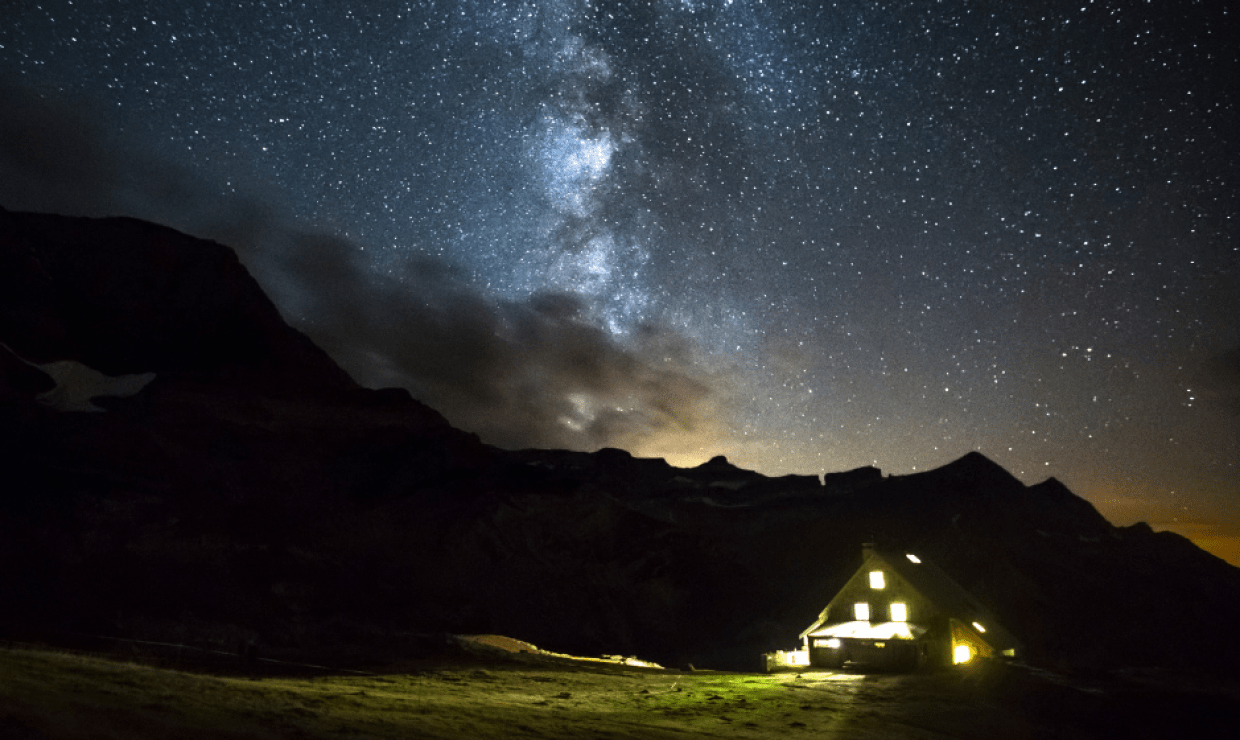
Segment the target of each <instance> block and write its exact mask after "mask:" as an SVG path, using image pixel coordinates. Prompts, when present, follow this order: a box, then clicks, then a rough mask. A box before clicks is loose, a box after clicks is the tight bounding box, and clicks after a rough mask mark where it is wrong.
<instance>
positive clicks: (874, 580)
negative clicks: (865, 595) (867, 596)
mask: <svg viewBox="0 0 1240 740" xmlns="http://www.w3.org/2000/svg"><path fill="white" fill-rule="evenodd" d="M886 585H887V582H886V581H885V580H884V579H883V572H882V571H881V570H872V571H870V588H882V587H884V586H886Z"/></svg>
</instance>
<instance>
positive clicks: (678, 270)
mask: <svg viewBox="0 0 1240 740" xmlns="http://www.w3.org/2000/svg"><path fill="white" fill-rule="evenodd" d="M1228 6H1229V3H1227V2H1221V1H1215V2H1188V1H1187V0H1185V1H1183V2H1175V3H1171V2H1137V1H1135V0H1114V1H1102V0H1075V1H1074V2H1024V3H999V2H967V1H965V0H942V1H939V2H932V1H931V0H918V1H916V2H891V3H872V2H792V1H788V2H784V1H781V0H767V1H766V2H761V1H758V0H712V1H708V0H654V1H652V2H627V1H626V2H620V1H604V0H597V1H594V2H588V1H585V0H545V1H544V0H523V1H517V2H500V1H498V0H496V1H484V0H431V1H421V2H418V1H412V0H405V1H402V2H396V1H394V0H368V1H366V2H356V3H329V2H281V1H277V0H270V1H267V2H261V1H250V0H247V1H245V2H223V1H220V0H212V1H210V2H208V1H206V0H181V2H177V3H168V2H141V1H137V0H128V1H126V2H121V1H119V0H90V1H87V0H76V1H70V0H16V2H9V3H6V4H5V6H4V9H3V10H0V20H2V21H3V22H2V23H0V100H5V101H6V102H5V104H4V105H3V106H0V107H2V108H3V110H2V111H0V135H2V136H0V180H2V183H0V204H3V205H4V206H5V207H7V208H10V209H14V210H23V209H24V210H43V211H56V212H62V213H73V214H81V215H133V216H138V217H142V218H149V219H152V220H156V221H159V222H162V223H166V224H168V225H171V226H174V227H176V228H179V229H182V230H185V231H188V232H190V233H193V234H196V235H200V236H204V237H208V238H213V239H216V240H218V241H221V242H224V243H227V244H230V245H231V246H234V247H235V248H237V249H238V251H239V252H240V253H241V255H242V258H243V260H244V261H245V262H246V264H247V265H248V266H249V268H250V269H251V271H252V272H253V273H254V274H255V276H256V277H257V278H258V279H259V281H260V282H261V283H262V284H263V285H264V287H265V288H266V289H267V290H268V292H269V294H271V295H272V296H273V298H274V299H275V300H276V302H277V304H278V305H279V306H280V308H281V310H282V311H283V312H284V314H285V315H286V317H288V318H289V320H290V321H292V322H293V323H294V324H295V325H296V326H298V327H299V328H301V329H303V330H304V331H306V332H307V333H308V334H310V335H311V336H312V337H313V338H314V339H316V341H318V342H319V343H320V344H321V345H322V346H324V347H325V348H326V349H328V351H329V352H330V353H331V354H332V355H333V356H334V357H336V359H337V360H338V361H339V362H341V364H342V365H343V366H344V367H346V369H348V370H349V371H350V372H351V373H352V374H353V375H354V377H355V378H357V379H358V380H359V381H361V382H364V383H367V384H370V385H376V386H382V385H401V386H404V387H407V388H409V389H410V390H411V392H413V394H414V395H415V397H418V398H421V399H422V400H425V401H427V402H428V403H430V404H431V405H433V406H435V407H436V408H439V409H440V410H441V411H443V412H444V413H445V414H446V415H447V416H448V418H449V419H450V420H451V421H453V422H454V423H455V424H457V425H458V426H461V427H463V428H466V429H469V430H471V431H476V432H478V433H479V434H481V435H482V437H483V439H484V440H487V441H490V442H493V443H496V444H500V445H502V446H507V447H527V446H558V447H572V448H577V449H598V448H599V447H602V446H618V447H624V448H626V449H629V450H631V451H633V452H635V453H637V454H641V455H648V456H664V457H667V458H668V459H669V460H670V461H672V462H674V463H677V464H682V465H683V464H696V463H699V462H701V461H704V460H705V459H707V458H709V457H711V456H713V455H716V454H725V455H727V456H728V458H729V459H730V460H731V461H732V462H734V463H736V464H738V465H741V466H743V467H748V468H753V469H757V470H760V471H762V472H765V473H768V474H782V473H788V472H797V473H822V472H824V471H836V470H844V469H848V468H852V467H857V466H861V465H870V464H873V465H877V466H879V467H881V468H882V469H883V470H884V471H885V472H889V473H895V474H903V473H909V472H913V471H918V470H926V469H929V468H932V467H936V466H939V465H942V464H944V463H947V462H949V461H951V460H953V459H955V458H957V457H959V456H961V455H963V454H964V453H966V452H968V451H970V450H980V451H981V452H983V453H984V454H986V455H987V456H989V457H990V458H991V459H993V460H995V461H996V462H998V463H1000V464H1001V465H1003V466H1004V467H1006V468H1007V469H1009V470H1010V471H1012V472H1013V474H1015V475H1017V476H1018V477H1019V478H1021V479H1022V480H1024V481H1025V482H1027V483H1035V482H1038V481H1041V480H1043V479H1045V478H1047V477H1050V476H1054V477H1056V478H1059V479H1060V480H1062V481H1063V482H1065V483H1066V484H1067V485H1068V486H1069V487H1070V488H1071V489H1072V490H1073V491H1075V492H1076V493H1078V494H1080V495H1082V496H1084V497H1085V498H1087V499H1088V500H1090V501H1091V502H1092V503H1093V504H1094V505H1095V506H1097V507H1098V508H1099V510H1100V511H1102V513H1103V514H1104V515H1106V516H1107V517H1108V518H1110V519H1111V520H1112V521H1113V522H1115V523H1117V524H1125V525H1126V524H1130V523H1132V522H1135V521H1138V520H1145V521H1149V522H1150V523H1151V524H1152V525H1153V526H1154V527H1155V528H1156V529H1170V530H1173V531H1176V532H1180V533H1181V534H1184V535H1186V536H1189V537H1190V538H1192V539H1193V540H1194V541H1195V542H1197V543H1198V544H1200V545H1202V546H1203V547H1205V548H1207V549H1209V550H1211V551H1213V552H1215V553H1216V554H1219V555H1220V556H1222V557H1224V558H1226V559H1228V560H1230V561H1231V562H1233V563H1240V322H1237V321H1236V318H1235V315H1236V313H1237V311H1236V308H1237V306H1240V243H1238V242H1237V217H1238V214H1240V208H1238V207H1240V196H1238V192H1237V187H1236V184H1237V183H1236V181H1237V173H1238V172H1240V120H1238V115H1237V114H1238V110H1240V109H1238V100H1237V95H1238V89H1237V85H1238V83H1237V80H1240V63H1238V60H1240V52H1238V51H1237V48H1238V47H1237V45H1236V44H1235V42H1234V39H1235V38H1238V37H1240V24H1237V18H1236V16H1237V12H1236V10H1235V9H1234V8H1232V9H1230V10H1229V8H1228Z"/></svg>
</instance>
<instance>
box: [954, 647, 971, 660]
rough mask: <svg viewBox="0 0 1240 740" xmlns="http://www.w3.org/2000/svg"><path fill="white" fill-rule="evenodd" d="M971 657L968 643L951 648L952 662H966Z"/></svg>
mask: <svg viewBox="0 0 1240 740" xmlns="http://www.w3.org/2000/svg"><path fill="white" fill-rule="evenodd" d="M972 659H973V648H971V647H969V646H968V645H957V646H956V647H955V649H953V650H952V662H953V663H968V662H969V661H970V660H972Z"/></svg>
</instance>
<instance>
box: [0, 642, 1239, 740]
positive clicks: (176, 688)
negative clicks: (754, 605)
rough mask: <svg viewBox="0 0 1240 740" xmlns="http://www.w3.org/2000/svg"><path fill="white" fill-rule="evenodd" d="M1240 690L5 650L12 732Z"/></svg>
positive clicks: (617, 719)
mask: <svg viewBox="0 0 1240 740" xmlns="http://www.w3.org/2000/svg"><path fill="white" fill-rule="evenodd" d="M1237 696H1240V693H1237V692H1236V691H1235V687H1234V686H1233V687H1230V688H1227V689H1224V688H1222V687H1218V686H1209V685H1207V686H1197V687H1195V688H1193V689H1192V690H1183V689H1173V688H1170V687H1168V686H1167V685H1165V684H1164V685H1160V684H1157V683H1156V682H1150V681H1147V682H1145V683H1144V684H1142V683H1140V682H1136V681H1132V680H1129V681H1126V682H1124V683H1123V684H1120V683H1117V682H1116V681H1115V680H1114V679H1106V680H1094V681H1082V680H1079V679H1068V678H1066V677H1064V676H1060V675H1055V674H1049V673H1046V672H1041V671H1036V670H1033V669H1028V668H1024V667H1019V666H1001V665H991V664H979V665H977V666H972V667H970V668H968V669H966V670H964V671H953V672H941V673H928V674H919V675H891V674H867V673H862V672H859V671H838V672H830V671H822V672H818V671H814V672H805V673H780V674H770V675H766V674H743V673H714V672H709V671H694V672H680V671H669V670H661V669H654V668H643V667H638V666H630V665H624V664H620V663H615V662H611V663H608V662H602V661H581V660H579V661H573V660H567V659H559V658H545V657H542V656H533V657H531V656H522V657H519V658H509V659H505V658H504V657H502V656H500V657H497V656H493V655H464V656H457V657H455V658H452V659H447V660H436V661H432V662H429V663H421V664H419V665H416V666H414V665H410V666H406V667H404V668H399V669H392V670H390V671H388V672H384V673H381V674H377V675H311V676H305V675H302V676H288V675H248V676H239V675H234V676H230V675H219V674H218V673H216V674H211V675H208V674H202V673H194V672H186V671H175V670H168V669H165V668H157V667H152V666H149V665H141V664H134V663H124V662H118V661H115V660H105V659H101V658H95V657H89V656H81V655H72V654H66V653H57V652H51V651H34V650H16V649H9V650H0V737H4V738H14V739H16V740H30V739H34V738H38V739H40V740H42V739H44V738H57V739H59V738H80V737H90V738H157V737H159V738H162V737H174V736H175V737H182V738H206V737H229V738H275V737H300V738H319V737H322V738H398V737H399V738H489V737H497V738H498V737H505V738H506V737H518V738H519V737H532V738H673V737H676V738H683V737H686V736H690V737H697V736H700V737H727V738H730V737H736V738H779V739H780V740H785V739H786V738H796V737H806V738H811V737H812V738H849V740H867V739H880V738H881V739H887V738H911V739H914V740H917V739H920V738H926V739H929V738H967V739H973V738H976V739H977V740H982V739H983V738H984V739H987V740H989V739H991V738H1039V739H1041V738H1050V737H1054V738H1069V739H1072V738H1103V737H1125V738H1132V737H1137V738H1142V737H1151V738H1152V737H1178V736H1191V737H1194V738H1201V737H1233V736H1234V733H1235V727H1237V726H1238V725H1237V723H1238V722H1240V701H1238V700H1237Z"/></svg>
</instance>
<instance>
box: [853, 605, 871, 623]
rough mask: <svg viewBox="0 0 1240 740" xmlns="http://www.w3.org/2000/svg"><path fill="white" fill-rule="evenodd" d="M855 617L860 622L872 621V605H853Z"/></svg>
mask: <svg viewBox="0 0 1240 740" xmlns="http://www.w3.org/2000/svg"><path fill="white" fill-rule="evenodd" d="M853 617H855V618H856V620H857V621H858V622H868V621H870V605H869V604H867V603H865V602H864V601H858V602H857V603H856V604H853Z"/></svg>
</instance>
